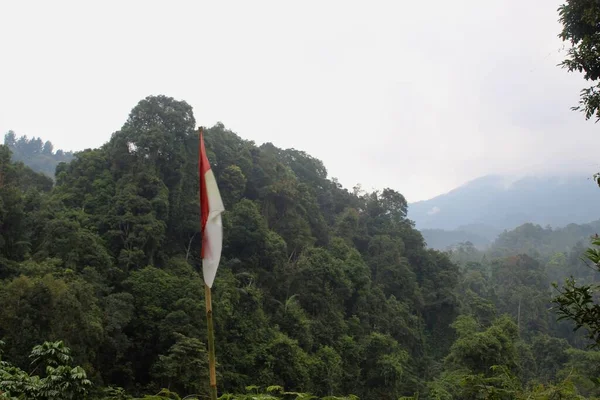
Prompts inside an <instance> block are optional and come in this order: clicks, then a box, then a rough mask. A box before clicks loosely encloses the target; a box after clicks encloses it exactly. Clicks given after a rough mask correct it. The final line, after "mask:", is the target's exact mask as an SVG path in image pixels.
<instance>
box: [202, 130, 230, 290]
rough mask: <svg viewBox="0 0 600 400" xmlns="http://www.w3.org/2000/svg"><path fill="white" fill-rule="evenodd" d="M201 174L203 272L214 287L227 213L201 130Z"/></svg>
mask: <svg viewBox="0 0 600 400" xmlns="http://www.w3.org/2000/svg"><path fill="white" fill-rule="evenodd" d="M198 147H199V163H198V164H199V165H198V170H199V174H200V216H201V217H200V218H201V221H202V227H201V232H202V272H203V274H204V282H205V283H206V285H207V286H208V287H212V285H213V282H214V280H215V275H217V268H218V267H219V260H220V259H221V249H222V247H223V224H222V222H221V213H222V212H223V211H225V207H224V206H223V201H222V200H221V194H220V193H219V188H218V186H217V181H216V180H215V175H214V174H213V172H212V170H211V169H210V164H209V163H208V158H207V157H206V149H205V148H204V134H203V132H202V128H200V143H199V146H198Z"/></svg>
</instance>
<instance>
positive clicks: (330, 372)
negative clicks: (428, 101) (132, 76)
mask: <svg viewBox="0 0 600 400" xmlns="http://www.w3.org/2000/svg"><path fill="white" fill-rule="evenodd" d="M195 128H196V127H195V119H194V115H193V112H192V108H191V107H190V106H189V105H188V104H187V103H186V102H183V101H177V100H174V99H172V98H169V97H166V96H156V97H154V96H152V97H148V98H146V99H143V100H142V101H140V102H139V103H138V104H137V105H136V106H135V107H134V109H133V110H132V111H131V114H130V116H129V118H128V119H127V121H125V123H124V124H123V127H122V128H121V129H120V130H119V131H117V132H115V133H114V134H113V135H112V137H111V139H110V141H109V142H108V143H106V144H105V145H104V146H102V147H101V148H98V149H93V150H86V151H83V152H80V153H77V154H76V155H75V158H74V160H73V161H72V162H71V163H68V164H66V163H62V164H59V166H58V168H57V174H56V182H55V184H54V185H53V182H52V180H51V179H50V178H49V177H47V176H44V175H42V174H39V173H36V172H34V171H32V170H31V169H30V168H28V167H26V166H24V165H23V163H15V162H11V161H10V156H11V154H10V149H9V148H8V147H7V146H0V173H1V177H2V182H3V184H2V185H0V206H1V210H0V211H1V212H0V226H1V227H2V229H1V230H0V304H2V307H0V356H1V357H2V359H1V360H0V361H1V362H0V376H1V377H2V379H1V380H0V392H3V394H6V393H8V397H9V398H33V399H40V400H58V399H59V398H60V399H62V398H71V399H75V398H87V399H89V400H100V399H102V400H117V399H119V400H124V399H132V398H133V396H137V398H139V397H140V396H143V395H144V394H147V393H159V392H160V393H162V394H161V395H155V396H145V397H143V398H144V399H148V400H149V399H157V400H158V399H167V398H168V399H179V398H181V397H183V396H178V395H176V394H174V393H173V392H177V393H178V394H180V395H190V396H189V397H187V398H190V399H191V398H194V399H197V398H205V397H206V395H207V392H208V391H207V382H208V370H207V354H206V340H207V337H206V320H205V317H204V313H203V308H204V298H203V297H204V290H203V289H204V286H203V285H204V284H203V281H202V278H201V275H200V274H199V271H200V269H201V259H200V256H199V255H200V250H201V236H200V235H199V234H198V229H199V219H200V218H199V217H200V216H199V204H198V164H197V160H198V146H197V143H198V142H197V141H198V136H197V131H196V129H195ZM205 140H206V148H207V153H208V158H209V160H210V162H211V166H212V170H213V172H214V174H215V176H216V179H217V182H218V184H219V188H220V190H221V194H222V197H223V201H224V204H225V207H226V212H225V213H224V215H223V225H224V242H223V254H222V259H221V264H220V267H219V271H218V273H217V278H216V281H215V285H214V287H213V310H214V321H215V329H216V353H217V363H218V364H217V378H218V385H219V390H220V393H221V394H226V393H240V392H242V393H243V392H246V391H248V390H249V391H251V392H252V394H249V395H247V396H246V395H236V396H231V397H227V396H224V397H222V398H231V399H248V398H259V396H257V395H256V392H257V391H261V390H262V391H264V390H265V389H266V388H269V389H268V390H269V391H271V392H272V393H279V392H281V391H282V390H284V388H285V389H286V390H290V391H294V392H302V393H311V394H314V395H316V396H319V397H321V398H328V399H334V397H331V396H332V395H333V394H353V395H358V396H359V397H360V398H361V399H365V400H370V399H373V400H375V399H377V400H379V399H383V400H396V399H398V398H405V399H417V398H419V399H441V398H443V399H453V398H455V399H463V398H486V397H485V393H487V392H488V391H489V390H490V389H493V388H497V389H502V390H503V392H506V391H508V392H507V393H509V394H507V395H506V396H504V397H502V398H515V399H521V398H522V399H525V398H534V397H531V396H532V395H533V394H535V393H538V392H539V390H543V391H544V393H546V392H548V393H555V392H560V393H563V392H564V391H565V390H569V391H573V390H578V391H579V392H580V393H582V394H584V395H590V396H591V395H598V394H600V390H598V389H597V388H596V387H594V385H593V384H592V382H593V380H594V379H595V378H596V377H595V376H594V375H593V371H592V370H590V368H588V364H590V363H593V362H594V360H597V359H598V358H599V357H600V353H598V352H594V351H588V350H586V348H585V346H586V345H587V344H588V343H589V342H588V341H586V340H585V338H583V337H582V335H581V334H578V333H574V332H573V329H572V328H573V325H572V324H571V323H569V322H557V320H556V315H554V314H552V313H551V312H550V311H548V307H549V304H550V302H551V292H550V291H549V288H550V281H549V279H550V277H552V278H556V279H563V278H564V277H566V276H569V275H570V274H572V273H575V274H576V276H583V275H582V271H581V268H579V267H577V266H576V265H575V264H572V263H571V262H570V261H569V260H571V258H572V259H574V260H576V256H577V253H576V251H577V250H576V249H574V248H572V249H571V250H570V251H569V254H568V256H567V255H565V256H564V257H562V258H557V257H554V258H553V261H552V263H548V262H547V260H546V258H547V257H538V253H539V252H538V253H536V252H535V251H531V247H532V246H538V244H539V243H541V242H543V243H542V248H544V247H543V246H546V245H545V244H544V243H549V245H550V246H552V245H553V244H552V243H555V244H554V245H555V246H558V244H556V243H558V242H553V240H552V239H551V237H553V235H554V234H553V233H551V232H546V231H544V230H543V229H542V231H540V229H541V228H539V229H538V228H537V227H533V228H532V229H523V230H520V231H517V232H516V233H514V234H507V235H505V237H504V240H503V242H501V243H500V242H499V244H502V246H503V247H502V251H500V252H498V253H499V254H498V255H497V256H494V258H493V259H492V258H489V257H487V256H486V257H483V256H481V254H480V253H478V252H477V250H476V249H474V248H472V247H469V246H468V245H467V246H465V247H464V248H463V247H461V248H459V249H457V251H455V252H453V253H451V254H445V253H441V252H438V251H435V250H431V249H427V248H426V246H425V244H424V242H423V238H422V236H421V234H420V233H419V232H418V231H417V230H416V229H415V228H414V226H413V223H412V222H411V221H410V220H409V219H408V218H407V207H408V205H407V203H406V201H405V199H404V196H402V194H400V193H398V192H396V191H394V190H391V189H384V190H382V191H375V192H371V193H360V194H354V193H351V192H349V191H348V190H346V189H345V188H343V187H341V186H340V184H339V183H338V182H337V181H336V180H335V179H330V178H329V177H328V175H327V170H326V168H325V166H324V165H323V163H322V162H321V161H320V160H317V159H315V158H313V157H311V156H310V155H308V154H306V153H304V152H302V151H299V150H295V149H279V148H277V147H275V146H273V145H272V144H269V143H267V144H265V145H262V146H256V145H255V144H254V143H253V142H251V141H247V140H244V139H242V138H241V137H240V136H238V135H237V134H235V133H234V132H231V131H230V130H228V129H226V128H225V126H224V125H223V124H217V125H215V126H213V127H211V128H209V129H207V130H206V134H205ZM471 229H473V230H477V229H480V230H481V231H482V232H483V231H485V227H481V226H472V227H471ZM571 230H572V231H573V232H579V233H586V232H588V231H589V230H586V229H571ZM515 237H516V239H515ZM522 237H529V238H531V240H521V239H520V238H522ZM540 240H541V242H540ZM561 243H562V242H561ZM515 244H516V245H521V247H516V245H515ZM514 251H518V252H520V253H521V254H517V253H514ZM490 254H491V253H490ZM450 257H453V259H455V261H456V263H455V262H452V260H451V258H450ZM461 257H462V260H467V259H468V260H469V262H468V263H463V262H462V261H461ZM477 260H479V261H477ZM556 260H559V261H560V260H562V261H560V262H559V261H556ZM555 261H556V262H555ZM585 273H588V272H587V271H585ZM517 310H518V311H517ZM69 349H70V350H69ZM541 349H542V350H543V351H541ZM30 352H31V356H29V353H30ZM71 354H72V355H71ZM32 358H33V360H34V362H35V363H36V366H35V367H32ZM474 360H476V361H474ZM549 360H551V362H549ZM75 365H76V366H75ZM43 366H45V368H43ZM523 366H525V367H526V368H523ZM566 373H568V374H569V376H573V377H575V378H576V379H577V386H576V389H575V387H573V386H569V385H570V383H569V382H565V381H564V379H565V378H564V377H565V376H566V375H565V374H566ZM63 382H66V383H64V384H63ZM535 382H544V384H545V385H544V386H543V387H541V386H533V384H534V383H535ZM482 385H483V386H482ZM161 388H168V389H163V390H161ZM494 390H495V389H494ZM47 393H58V394H57V396H59V397H56V396H53V397H52V396H49V395H46V394H47ZM403 396H405V397H403ZM261 398H262V397H261ZM268 398H273V397H268ZM281 398H286V399H288V398H289V399H296V400H297V399H303V398H309V396H308V395H306V394H287V395H282V396H281ZM310 398H313V397H310ZM349 398H351V397H346V398H344V397H337V399H349ZM535 398H546V397H535Z"/></svg>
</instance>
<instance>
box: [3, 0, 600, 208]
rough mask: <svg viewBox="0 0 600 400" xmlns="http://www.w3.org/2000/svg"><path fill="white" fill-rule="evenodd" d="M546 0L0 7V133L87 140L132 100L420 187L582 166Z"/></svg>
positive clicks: (419, 191)
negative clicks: (155, 99) (169, 104)
mask: <svg viewBox="0 0 600 400" xmlns="http://www.w3.org/2000/svg"><path fill="white" fill-rule="evenodd" d="M560 4H561V1H557V0H528V1H523V0H486V1H481V0H472V1H471V0H457V1H452V2H449V1H446V0H440V1H426V2H425V1H422V2H421V1H410V2H409V1H400V0H396V1H391V0H390V1H387V2H384V1H366V0H365V1H361V2H357V1H348V0H343V1H301V2H290V1H269V2H267V1H247V0H246V1H235V2H234V1H221V2H218V3H217V2H208V1H168V2H167V1H160V2H159V1H148V0H144V1H129V0H128V1H98V2H95V3H94V4H92V2H82V1H72V2H67V1H58V0H55V1H52V2H49V1H38V2H24V1H9V0H0V16H1V21H0V59H1V62H0V132H2V133H5V132H6V131H7V130H9V129H13V130H15V131H16V133H17V135H27V136H29V137H31V136H41V137H42V138H43V139H49V140H51V141H52V142H53V143H54V144H55V146H56V147H60V148H65V149H70V150H80V149H84V148H87V147H97V146H99V145H101V144H103V143H104V142H106V141H107V140H108V139H109V138H110V135H111V133H112V132H114V131H116V130H118V129H119V128H120V127H121V126H122V124H123V122H124V121H125V119H126V118H127V115H128V113H129V111H130V110H131V108H133V107H134V106H135V105H136V104H137V102H138V101H139V100H140V99H142V98H144V97H146V96H148V95H155V94H165V95H168V96H172V97H175V98H176V99H179V100H185V101H187V102H188V103H190V104H191V105H192V106H193V107H194V113H195V116H196V120H197V121H198V124H202V125H206V126H211V125H213V124H215V123H216V122H218V121H221V122H223V123H224V124H225V126H226V127H228V128H230V129H232V130H233V131H235V132H236V133H238V134H239V135H240V136H242V137H243V138H245V139H250V140H254V141H255V142H256V143H258V144H260V143H264V142H267V141H270V142H273V143H274V144H275V145H277V146H279V147H284V148H288V147H293V148H297V149H300V150H305V151H307V152H308V153H309V154H311V155H313V156H315V157H317V158H320V159H321V160H323V161H324V163H325V165H326V166H327V168H328V170H329V173H330V175H331V176H334V177H338V178H339V179H340V181H341V182H342V183H343V184H344V185H345V186H347V187H352V186H354V185H355V184H356V183H361V184H362V185H363V187H364V188H365V189H370V188H383V187H392V188H394V189H396V190H399V191H400V192H402V193H403V194H404V195H405V196H406V197H407V198H408V200H409V201H416V200H421V199H426V198H430V197H432V196H434V195H437V194H440V193H443V192H446V191H448V190H450V189H452V188H454V187H455V186H457V185H460V184H462V183H464V182H466V181H468V180H470V179H473V178H475V177H478V176H481V175H484V174H488V173H501V174H507V173H522V172H528V171H535V172H536V173H539V172H548V171H550V172H556V171H558V170H561V171H582V172H585V173H586V174H592V173H593V172H596V168H597V166H598V163H597V162H596V153H597V152H596V147H595V143H597V141H598V140H600V138H599V136H600V135H599V134H598V129H599V128H600V127H599V126H598V125H596V124H594V123H593V122H592V121H585V119H584V117H583V115H582V114H580V113H577V112H574V111H571V110H570V107H571V106H573V105H576V104H577V101H578V95H579V90H580V89H581V88H582V87H583V86H584V84H585V83H584V81H583V80H582V78H581V77H579V76H577V75H574V74H569V73H568V72H567V71H566V70H563V69H561V68H559V67H557V66H556V65H557V64H558V63H559V62H560V61H561V60H562V59H563V58H564V54H565V50H564V48H563V43H562V42H561V41H560V40H559V39H558V37H557V34H558V33H559V31H560V25H559V23H558V21H557V20H558V14H557V11H556V10H557V8H558V6H559V5H560Z"/></svg>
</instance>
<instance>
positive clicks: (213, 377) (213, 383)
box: [198, 127, 217, 400]
mask: <svg viewBox="0 0 600 400" xmlns="http://www.w3.org/2000/svg"><path fill="white" fill-rule="evenodd" d="M202 133H203V132H202V127H200V128H198V163H199V164H200V163H201V160H202V147H203V146H202V139H203V138H202ZM198 172H199V173H200V174H202V170H201V168H199V170H198ZM200 182H201V183H200V188H199V189H200V190H199V194H200V221H201V223H200V229H201V231H202V232H201V233H202V237H204V223H203V222H202V221H203V218H202V217H203V216H202V212H203V210H202V200H203V199H202V182H203V179H202V177H200ZM201 258H202V259H204V240H202V252H201ZM204 299H205V301H206V327H207V330H208V369H209V378H210V400H217V372H216V357H215V328H214V324H213V313H212V293H211V289H210V286H208V285H207V284H206V282H204Z"/></svg>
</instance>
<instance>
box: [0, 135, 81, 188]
mask: <svg viewBox="0 0 600 400" xmlns="http://www.w3.org/2000/svg"><path fill="white" fill-rule="evenodd" d="M4 145H5V146H6V147H8V149H9V150H10V151H11V152H12V158H13V160H15V161H22V162H23V163H25V164H27V165H28V166H29V167H30V168H31V169H33V170H34V171H36V172H41V173H43V174H45V175H47V176H49V177H51V178H54V171H55V170H56V166H57V165H58V164H60V163H61V162H66V163H68V162H70V161H71V160H72V159H73V153H72V152H70V151H67V152H65V151H63V150H60V149H59V150H56V151H55V150H54V145H53V144H52V142H50V141H46V142H44V141H43V140H42V139H41V138H36V137H33V138H31V139H28V138H27V136H21V137H19V138H17V136H16V134H15V132H13V131H8V133H7V134H6V135H4Z"/></svg>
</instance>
